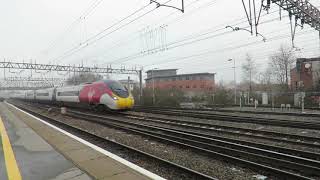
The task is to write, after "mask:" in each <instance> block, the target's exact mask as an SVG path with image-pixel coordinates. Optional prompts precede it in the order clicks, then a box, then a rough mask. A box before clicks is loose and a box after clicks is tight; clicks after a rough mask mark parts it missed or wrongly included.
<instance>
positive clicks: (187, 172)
mask: <svg viewBox="0 0 320 180" xmlns="http://www.w3.org/2000/svg"><path fill="white" fill-rule="evenodd" d="M13 105H14V106H16V107H18V108H20V109H22V110H24V111H26V112H28V113H30V114H32V115H34V116H36V117H39V118H41V119H43V120H45V121H47V122H49V123H51V124H54V125H56V126H58V127H60V128H62V129H64V130H66V131H68V132H70V133H73V134H74V135H77V136H79V137H81V138H83V139H85V140H88V141H89V142H91V143H93V144H96V145H98V146H100V147H102V148H103V145H106V144H110V145H112V146H114V147H115V148H116V149H118V150H119V151H122V154H127V155H131V156H133V157H135V158H136V157H140V158H141V159H144V160H145V161H148V162H149V161H150V162H153V163H155V164H161V165H163V166H165V167H167V168H168V170H169V169H170V171H176V173H179V174H180V173H181V176H184V177H188V178H191V179H204V180H217V179H216V178H214V177H210V176H208V175H206V174H203V173H200V172H197V171H194V170H192V169H189V168H187V167H184V166H181V165H179V164H176V163H174V162H171V161H168V160H165V159H163V158H160V157H156V156H154V155H152V154H149V153H147V152H143V151H141V150H139V149H136V148H133V147H130V146H127V145H125V144H121V143H118V142H115V141H113V140H109V139H106V138H104V137H100V136H98V135H95V134H93V133H91V132H89V131H86V130H83V129H80V128H78V127H75V126H71V125H69V124H66V123H64V122H63V121H61V120H56V119H53V118H51V117H48V116H45V115H42V114H40V113H38V112H35V111H32V110H30V109H28V108H25V107H23V105H21V104H20V105H17V104H13Z"/></svg>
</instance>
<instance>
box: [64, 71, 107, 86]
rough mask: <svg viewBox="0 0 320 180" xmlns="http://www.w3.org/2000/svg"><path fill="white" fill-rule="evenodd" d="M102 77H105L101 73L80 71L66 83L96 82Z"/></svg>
mask: <svg viewBox="0 0 320 180" xmlns="http://www.w3.org/2000/svg"><path fill="white" fill-rule="evenodd" d="M102 79H103V77H102V76H101V75H100V74H93V73H80V74H77V75H74V76H72V77H70V78H68V79H67V82H66V83H67V84H68V85H79V84H82V83H90V82H95V81H99V80H102Z"/></svg>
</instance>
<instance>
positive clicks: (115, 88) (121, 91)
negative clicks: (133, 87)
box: [106, 81, 129, 98]
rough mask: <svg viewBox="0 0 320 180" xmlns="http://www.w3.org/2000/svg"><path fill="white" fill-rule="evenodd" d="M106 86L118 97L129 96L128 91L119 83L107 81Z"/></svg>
mask: <svg viewBox="0 0 320 180" xmlns="http://www.w3.org/2000/svg"><path fill="white" fill-rule="evenodd" d="M106 84H107V85H108V86H109V88H110V89H111V90H112V92H113V93H115V94H116V95H117V96H119V97H122V98H127V97H128V96H129V92H128V89H127V88H126V87H125V86H124V85H122V84H121V83H120V82H117V81H106Z"/></svg>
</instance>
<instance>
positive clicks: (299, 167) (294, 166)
mask: <svg viewBox="0 0 320 180" xmlns="http://www.w3.org/2000/svg"><path fill="white" fill-rule="evenodd" d="M72 113H73V115H71V114H69V116H70V117H73V118H79V119H84V120H88V121H95V122H97V123H99V124H101V125H111V126H114V127H118V128H120V129H122V130H131V131H135V132H137V131H138V132H139V133H140V134H144V135H145V136H146V135H148V134H149V136H150V135H153V136H152V137H154V138H158V139H160V140H164V141H169V142H174V143H175V144H180V145H184V146H187V147H190V148H193V149H196V150H201V151H202V152H207V153H210V155H214V156H220V157H221V156H222V157H223V158H228V160H230V159H231V160H233V161H234V160H235V159H237V160H236V161H237V162H238V163H240V164H243V163H244V164H246V165H249V166H250V165H251V166H252V165H253V164H255V165H254V166H255V167H257V166H259V168H262V169H265V170H266V169H268V171H269V172H270V171H272V173H276V174H277V175H280V176H283V175H284V174H286V176H297V175H298V174H294V173H291V172H288V171H283V170H279V169H275V168H272V167H270V166H266V165H263V164H258V163H255V162H252V161H248V160H245V159H241V158H238V157H233V156H234V153H236V154H237V155H239V154H242V155H244V154H246V155H251V156H254V157H255V158H260V160H266V159H268V160H269V162H271V161H276V163H273V166H280V167H283V166H287V165H289V166H290V167H289V169H291V170H296V171H300V173H307V174H310V175H311V174H312V175H314V173H315V174H318V173H317V172H318V171H320V169H319V168H317V167H318V165H319V163H320V162H318V161H314V160H310V159H305V158H299V157H294V156H290V155H286V154H282V153H275V152H271V151H267V150H262V149H258V148H252V147H248V146H243V145H239V144H235V143H230V142H222V141H220V143H222V144H224V145H225V143H227V144H229V145H231V146H234V147H235V146H237V147H242V148H249V149H251V152H245V151H243V150H235V149H232V148H230V147H229V148H226V147H222V146H218V145H213V144H206V143H203V142H199V141H196V142H193V143H196V144H197V145H198V146H195V144H190V140H187V139H184V138H178V137H176V136H169V135H166V134H159V133H156V132H155V131H152V130H151V131H147V130H146V127H148V128H149V129H150V128H153V130H156V131H159V128H156V127H151V126H145V125H141V124H135V123H130V122H123V121H121V122H119V120H116V119H114V118H107V117H102V116H93V115H88V114H85V113H74V112H72ZM75 114H76V115H75ZM110 121H118V123H122V125H119V124H116V123H111V122H110ZM123 123H126V124H131V125H136V126H141V128H140V129H136V128H133V127H130V128H128V127H123ZM162 131H165V133H168V132H169V131H168V130H167V129H162ZM171 133H172V132H171ZM176 133H178V134H183V133H181V132H176ZM183 135H187V134H183ZM188 136H192V137H195V136H194V135H190V134H188ZM178 139H180V140H181V139H183V141H178ZM201 139H204V137H201ZM210 140H211V141H216V142H219V140H214V139H210ZM187 141H189V144H187V143H186V142H187ZM179 142H180V143H179ZM200 144H202V145H203V144H205V145H206V146H210V147H211V149H207V148H204V147H203V146H200ZM212 147H214V148H212ZM217 148H219V149H220V150H221V151H220V152H219V151H218V152H217V150H216V149H217ZM214 150H216V151H214ZM226 151H228V152H229V154H225V153H226ZM258 151H260V153H261V152H263V153H266V154H269V155H270V154H273V155H274V157H276V158H274V157H272V158H270V157H268V156H265V155H261V154H254V153H253V152H258ZM230 152H231V153H230ZM222 153H224V154H222ZM275 154H276V156H275ZM232 155H233V156H232ZM282 156H286V157H287V158H288V157H289V158H291V160H292V159H295V158H297V159H299V160H300V161H303V162H304V163H308V164H309V165H304V164H299V163H296V162H291V161H288V159H287V160H283V159H279V158H280V157H282ZM277 158H278V159H277ZM312 165H314V166H315V167H314V166H312ZM251 166H250V167H251ZM303 167H304V168H303ZM298 176H300V175H298ZM296 178H297V177H296Z"/></svg>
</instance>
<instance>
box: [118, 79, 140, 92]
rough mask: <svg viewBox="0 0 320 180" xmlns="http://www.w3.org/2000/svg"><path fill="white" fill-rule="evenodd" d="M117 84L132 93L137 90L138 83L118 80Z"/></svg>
mask: <svg viewBox="0 0 320 180" xmlns="http://www.w3.org/2000/svg"><path fill="white" fill-rule="evenodd" d="M119 82H120V83H121V84H122V85H124V86H125V87H126V88H127V89H129V90H130V91H132V90H133V89H135V88H139V82H137V81H134V80H130V81H128V79H122V80H119Z"/></svg>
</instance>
